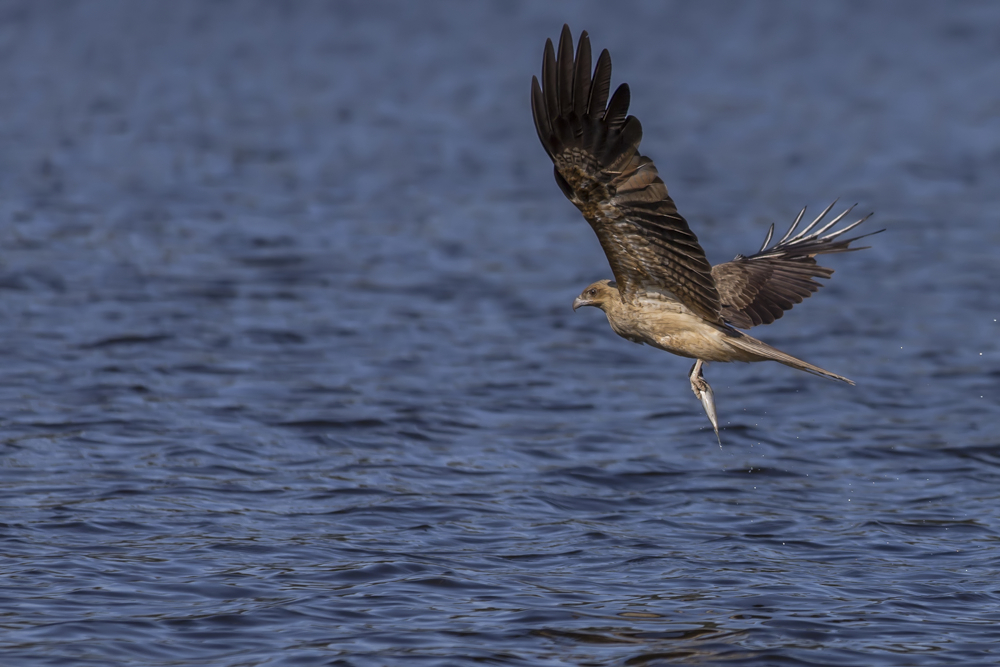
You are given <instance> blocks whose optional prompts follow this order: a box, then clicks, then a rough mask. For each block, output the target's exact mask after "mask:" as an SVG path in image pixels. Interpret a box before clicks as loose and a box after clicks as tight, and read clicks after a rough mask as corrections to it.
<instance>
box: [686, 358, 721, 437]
mask: <svg viewBox="0 0 1000 667" xmlns="http://www.w3.org/2000/svg"><path fill="white" fill-rule="evenodd" d="M704 364H705V362H704V361H702V360H701V359H699V360H698V361H696V362H694V366H692V367H691V376H690V379H691V391H693V392H694V395H695V396H696V397H697V398H698V400H699V401H701V404H702V406H703V407H704V408H705V414H706V415H708V421H710V422H712V428H714V429H715V438H716V440H718V441H719V446H720V447H721V446H722V438H720V437H719V420H718V419H717V418H716V416H715V394H713V393H712V388H711V387H710V386H708V382H707V381H706V380H705V376H704V374H703V373H702V366H704Z"/></svg>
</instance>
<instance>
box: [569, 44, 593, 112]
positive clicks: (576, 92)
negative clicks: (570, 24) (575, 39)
mask: <svg viewBox="0 0 1000 667" xmlns="http://www.w3.org/2000/svg"><path fill="white" fill-rule="evenodd" d="M573 79H574V80H573V110H574V111H575V112H576V115H577V116H580V117H581V118H582V117H583V116H584V115H585V114H586V113H587V106H588V104H589V102H590V37H589V36H588V35H587V31H586V30H584V31H583V32H582V33H580V43H579V44H577V46H576V62H575V63H574V66H573Z"/></svg>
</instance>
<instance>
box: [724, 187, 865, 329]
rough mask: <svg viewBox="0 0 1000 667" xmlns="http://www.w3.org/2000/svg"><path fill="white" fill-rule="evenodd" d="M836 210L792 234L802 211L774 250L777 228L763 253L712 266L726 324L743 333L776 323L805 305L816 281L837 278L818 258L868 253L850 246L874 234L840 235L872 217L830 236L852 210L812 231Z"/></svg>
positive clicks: (765, 245)
mask: <svg viewBox="0 0 1000 667" xmlns="http://www.w3.org/2000/svg"><path fill="white" fill-rule="evenodd" d="M831 208H833V204H830V206H828V207H827V209H826V210H825V211H823V212H822V213H821V214H820V215H819V217H817V218H816V219H815V220H814V221H813V222H812V223H811V224H809V225H807V226H806V228H805V229H803V230H802V231H801V232H799V233H798V234H796V235H795V236H792V233H793V232H794V231H795V229H796V228H797V227H798V225H799V222H801V221H802V216H803V215H804V214H805V209H802V212H801V213H799V215H798V217H797V218H796V219H795V222H794V223H792V226H791V228H790V229H789V230H788V232H787V233H786V234H785V235H784V237H782V239H781V240H780V241H778V242H777V243H776V244H774V246H772V247H771V248H768V247H767V245H768V243H770V242H771V236H772V235H773V233H774V225H771V229H770V230H769V231H768V233H767V238H766V239H764V244H763V245H762V246H761V249H760V252H758V253H757V254H755V255H751V256H750V257H744V256H743V255H737V256H736V259H734V260H733V261H731V262H726V263H725V264H719V265H717V266H714V267H712V276H714V277H715V284H716V286H717V287H718V290H719V296H720V297H721V299H722V317H723V318H724V319H725V320H726V322H728V323H730V324H732V325H733V326H735V327H739V328H741V329H749V328H750V327H755V326H757V325H758V324H770V323H771V322H774V321H775V320H776V319H778V318H780V317H781V316H782V315H784V313H785V311H786V310H789V309H790V308H791V307H792V306H794V305H795V304H797V303H802V300H803V299H805V298H807V297H809V296H811V295H812V293H813V292H815V291H816V290H818V289H819V288H820V287H821V286H822V285H821V284H820V283H818V282H816V281H815V280H813V278H829V277H830V276H832V275H833V269H828V268H826V267H824V266H820V265H819V264H817V263H816V259H815V257H816V255H826V254H830V253H837V252H850V251H852V250H863V248H851V247H849V246H850V244H851V243H852V242H853V241H856V240H858V239H859V238H863V237H864V236H870V234H865V235H864V236H855V237H854V238H850V239H840V238H839V237H840V236H841V235H843V234H844V233H846V232H848V231H850V230H852V229H854V228H855V227H857V226H858V225H860V224H861V223H862V222H864V221H865V220H867V219H868V218H869V217H871V214H868V215H866V216H865V217H863V218H861V219H860V220H858V221H857V222H854V223H852V224H850V225H847V226H845V227H842V228H841V229H838V230H836V231H833V232H830V233H827V231H828V230H829V229H830V228H831V227H833V226H834V225H836V224H837V223H838V222H840V221H841V220H843V219H844V217H845V216H847V214H849V213H850V212H851V210H852V209H853V208H854V207H853V206H852V207H851V208H849V209H847V210H846V211H844V212H843V213H841V214H840V215H838V216H837V217H836V218H834V219H833V220H831V221H830V222H829V223H827V224H825V225H823V227H822V228H820V229H818V230H816V231H813V229H814V228H815V227H816V225H818V224H819V223H820V221H821V220H822V219H823V218H824V217H825V216H826V214H827V213H829V212H830V209H831ZM879 231H882V230H879ZM873 233H875V234H877V233H878V232H873Z"/></svg>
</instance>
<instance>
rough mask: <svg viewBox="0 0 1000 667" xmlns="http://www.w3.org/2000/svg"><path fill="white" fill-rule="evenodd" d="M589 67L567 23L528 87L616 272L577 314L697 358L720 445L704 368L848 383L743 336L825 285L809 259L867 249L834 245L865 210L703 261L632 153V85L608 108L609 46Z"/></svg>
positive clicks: (545, 135) (697, 389)
mask: <svg viewBox="0 0 1000 667" xmlns="http://www.w3.org/2000/svg"><path fill="white" fill-rule="evenodd" d="M590 65H591V53H590V38H589V37H588V35H587V33H586V32H584V33H582V34H581V35H580V43H579V45H578V47H577V49H576V56H575V58H574V54H573V36H572V34H571V33H570V30H569V26H565V25H564V26H563V29H562V35H561V36H560V38H559V49H558V57H557V54H556V52H555V50H554V49H553V48H552V40H551V39H550V40H546V42H545V52H544V55H543V57H542V83H541V85H539V83H538V79H537V78H536V77H532V80H531V111H532V114H533V115H534V119H535V128H536V129H537V130H538V138H539V139H541V142H542V146H543V147H544V148H545V152H546V153H548V155H549V157H550V158H552V162H553V163H554V165H555V178H556V182H557V183H558V184H559V187H560V188H561V189H562V191H563V193H564V194H565V195H566V196H567V197H568V198H569V200H570V201H571V202H573V204H574V205H576V207H577V208H578V209H580V212H581V213H583V217H584V218H586V220H587V222H589V223H590V226H591V227H593V229H594V231H595V232H596V233H597V238H598V240H599V241H600V243H601V247H602V248H603V249H604V254H605V255H606V256H607V258H608V262H609V263H610V264H611V272H612V273H613V274H614V280H599V281H597V282H595V283H593V284H592V285H590V286H588V287H587V288H586V289H584V290H583V293H581V294H580V296H578V297H577V298H576V300H575V301H574V302H573V310H576V309H577V308H579V307H581V306H594V307H597V308H600V309H601V310H603V311H604V312H605V314H606V315H607V317H608V322H609V323H610V324H611V328H612V329H613V330H614V331H615V333H617V334H618V335H619V336H621V337H623V338H626V339H628V340H630V341H632V342H633V343H639V344H646V345H651V346H652V347H655V348H658V349H661V350H665V351H667V352H671V353H673V354H676V355H679V356H682V357H688V358H690V359H694V360H695V363H694V366H693V367H692V368H691V372H690V374H689V379H690V381H691V390H692V391H693V392H694V395H695V396H696V397H697V398H698V399H699V400H700V401H701V404H702V406H703V407H704V408H705V413H706V414H707V415H708V418H709V421H711V422H712V428H713V429H715V436H716V438H719V422H718V419H717V417H716V411H715V398H714V394H713V392H712V388H711V387H710V386H709V384H708V382H707V381H706V380H705V377H704V370H703V369H704V366H705V364H706V363H707V362H711V361H745V362H750V361H777V362H778V363H782V364H785V365H786V366H791V367H792V368H797V369H799V370H803V371H806V372H807V373H813V374H814V375H821V376H823V377H828V378H832V379H834V380H839V381H841V382H846V383H848V384H854V383H853V382H851V381H850V380H848V379H847V378H845V377H843V376H840V375H837V374H836V373H831V372H830V371H827V370H823V369H822V368H819V367H818V366H814V365H812V364H810V363H807V362H805V361H802V360H801V359H796V358H795V357H793V356H791V355H789V354H786V353H784V352H781V351H780V350H777V349H775V348H773V347H771V346H770V345H768V344H766V343H764V342H761V341H759V340H757V339H756V338H753V337H752V336H749V335H747V334H745V333H743V332H742V331H739V329H749V328H751V327H754V326H757V325H759V324H770V323H772V322H774V321H775V320H776V319H778V318H780V317H781V316H782V315H783V314H784V311H786V310H788V309H790V308H791V307H792V306H794V305H795V304H797V303H801V302H802V300H803V299H805V298H807V297H809V296H811V295H812V293H813V292H815V291H816V290H818V289H819V288H820V286H821V285H820V283H817V282H816V281H814V280H813V278H829V277H830V276H831V275H833V269H828V268H826V267H823V266H820V265H819V264H817V263H816V259H815V257H816V256H817V255H825V254H830V253H838V252H848V251H852V250H862V249H863V248H851V247H850V244H851V243H852V242H853V241H856V240H858V239H859V238H863V237H862V236H856V237H854V238H850V239H842V238H841V237H842V236H843V235H844V234H845V233H847V232H848V231H850V230H852V229H854V228H855V227H857V226H858V225H860V224H861V223H863V222H864V221H865V220H867V219H868V218H869V217H870V216H871V214H869V215H867V216H865V217H863V218H861V219H860V220H858V221H856V222H854V223H851V224H847V225H844V226H842V227H840V228H839V229H833V228H834V227H835V226H836V225H837V224H838V223H839V222H840V221H841V220H843V219H844V218H845V217H846V216H847V215H848V214H849V213H850V212H851V210H852V209H853V208H854V207H853V206H852V207H851V208H849V209H847V210H846V211H844V212H843V213H841V214H840V215H838V216H836V217H835V218H834V219H833V220H831V221H829V222H826V223H824V224H823V225H822V226H819V225H820V223H821V221H822V220H823V219H824V218H825V217H826V215H827V213H829V212H830V209H832V208H833V204H831V205H830V206H828V207H827V208H826V210H824V211H823V212H822V213H821V214H820V215H819V217H817V218H816V219H815V220H813V221H812V223H810V224H808V225H806V226H805V228H803V229H802V230H800V231H799V232H798V233H795V231H796V229H798V227H799V223H800V222H801V221H802V217H803V215H804V214H805V209H802V212H800V213H799V215H798V217H796V218H795V222H794V223H792V226H791V228H790V229H789V230H788V232H786V233H785V235H784V236H783V237H781V240H779V241H778V242H777V243H775V244H773V245H770V246H769V244H770V243H771V238H772V236H773V234H774V225H773V224H772V225H771V228H770V229H769V230H768V232H767V237H766V238H765V239H764V243H763V245H761V248H760V250H759V251H758V252H757V253H755V254H753V255H749V256H744V255H737V256H736V258H735V259H734V260H733V261H731V262H726V263H724V264H718V265H716V266H712V265H710V264H709V263H708V260H707V259H706V258H705V251H704V250H702V248H701V245H699V243H698V238H697V237H696V236H695V235H694V232H692V231H691V229H690V227H689V226H688V223H687V221H685V220H684V218H682V217H681V215H680V214H679V213H678V212H677V207H676V206H675V205H674V201H673V199H671V198H670V195H669V194H667V187H666V185H664V183H663V181H662V180H661V179H660V177H659V175H658V174H657V171H656V166H655V165H654V164H653V161H652V160H650V159H649V158H648V157H646V156H644V155H642V154H640V153H639V142H640V141H641V140H642V126H641V125H640V124H639V120H638V119H637V118H635V117H634V116H629V115H628V106H629V101H630V95H629V87H628V84H626V83H623V84H621V85H620V86H619V87H618V89H617V90H616V91H615V93H614V94H613V95H611V99H610V100H608V93H609V92H610V90H611V56H610V54H609V53H608V51H607V49H605V50H604V51H602V52H601V55H600V57H598V59H597V65H596V67H595V68H594V70H593V74H591V69H590ZM817 227H818V228H817ZM831 229H832V230H833V231H831ZM864 236H868V235H867V234H866V235H864ZM719 442H720V444H721V439H719Z"/></svg>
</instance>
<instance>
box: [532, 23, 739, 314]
mask: <svg viewBox="0 0 1000 667" xmlns="http://www.w3.org/2000/svg"><path fill="white" fill-rule="evenodd" d="M590 57H591V54H590V39H589V37H588V36H587V33H586V32H584V33H583V34H582V35H581V36H580V43H579V46H578V48H577V51H576V58H575V59H574V57H573V37H572V35H571V34H570V31H569V27H568V26H563V30H562V35H561V36H560V38H559V53H558V58H557V57H556V53H555V52H554V50H553V48H552V40H547V41H546V43H545V54H544V57H543V60H542V85H541V86H539V84H538V79H536V78H534V77H532V82H531V110H532V113H533V115H534V118H535V128H536V129H537V130H538V137H539V139H541V141H542V145H543V146H544V147H545V150H546V152H547V153H548V154H549V157H550V158H552V161H553V163H554V164H555V176H556V181H557V182H558V183H559V186H560V187H561V188H562V191H563V192H564V193H565V194H566V196H567V197H568V198H569V199H570V201H572V202H573V203H574V204H575V205H576V206H577V208H579V209H580V211H581V212H582V213H583V216H584V217H585V218H586V219H587V222H589V223H590V226H591V227H593V228H594V231H595V232H597V238H598V239H599V240H600V242H601V246H602V247H603V248H604V253H605V255H607V257H608V262H609V263H610V264H611V270H612V272H613V273H614V275H615V280H616V281H617V283H618V289H619V290H620V291H621V294H622V297H623V298H624V299H625V300H633V299H635V298H636V297H637V296H640V295H642V294H644V293H649V292H662V291H668V292H670V293H671V294H673V295H674V296H676V297H677V298H678V299H680V301H681V302H683V303H684V304H685V305H686V306H688V307H689V308H690V309H691V310H693V311H694V312H696V313H698V314H699V315H700V316H701V317H704V318H705V319H706V320H709V321H711V322H718V323H721V322H722V318H721V316H720V301H719V293H718V291H717V290H716V287H715V280H714V279H713V277H712V269H711V265H710V264H709V263H708V260H707V259H706V258H705V252H704V251H703V250H702V248H701V246H700V245H699V244H698V238H697V237H696V236H695V235H694V233H693V232H692V231H691V229H690V228H689V227H688V224H687V222H686V221H685V220H684V218H682V217H681V216H680V214H679V213H678V212H677V207H676V206H675V205H674V202H673V200H672V199H671V198H670V195H669V194H667V187H666V185H664V183H663V181H662V180H661V179H660V177H659V175H658V174H657V172H656V166H655V165H654V164H653V162H652V160H650V159H649V158H647V157H644V156H643V155H640V154H639V142H640V141H641V139H642V126H641V125H640V124H639V121H638V119H636V118H635V117H634V116H629V115H628V106H629V101H630V99H629V88H628V85H627V84H622V85H621V86H619V88H618V89H617V90H616V91H615V93H614V95H612V96H611V100H610V101H608V92H609V91H610V89H611V56H610V55H609V54H608V52H607V50H605V51H603V52H602V53H601V55H600V57H599V58H598V59H597V66H596V67H595V68H594V73H593V76H591V73H590Z"/></svg>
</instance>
